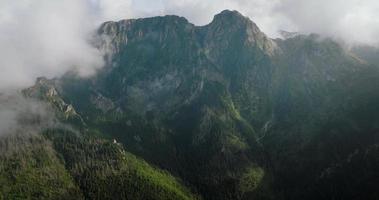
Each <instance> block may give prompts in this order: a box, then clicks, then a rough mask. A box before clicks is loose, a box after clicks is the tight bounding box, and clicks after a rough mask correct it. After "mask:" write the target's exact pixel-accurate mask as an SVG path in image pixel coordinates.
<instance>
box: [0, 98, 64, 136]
mask: <svg viewBox="0 0 379 200" xmlns="http://www.w3.org/2000/svg"><path fill="white" fill-rule="evenodd" d="M56 125H57V121H56V119H55V117H54V112H53V111H52V108H50V107H49V106H48V105H47V104H45V103H43V102H40V101H37V100H33V99H27V98H25V97H23V96H22V95H21V94H18V93H13V94H1V95H0V136H4V135H9V134H33V133H38V132H39V131H41V130H43V129H45V128H49V127H54V126H56Z"/></svg>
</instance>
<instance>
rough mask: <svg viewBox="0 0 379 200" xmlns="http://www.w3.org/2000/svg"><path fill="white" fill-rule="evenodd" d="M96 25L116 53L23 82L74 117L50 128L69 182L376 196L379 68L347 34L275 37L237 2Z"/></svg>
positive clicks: (134, 190)
mask: <svg viewBox="0 0 379 200" xmlns="http://www.w3.org/2000/svg"><path fill="white" fill-rule="evenodd" d="M98 38H99V39H100V42H98V43H97V46H98V48H99V49H102V50H103V51H105V52H106V54H105V56H104V57H105V60H106V61H107V65H106V66H105V67H104V68H103V69H101V70H99V71H98V73H97V74H96V75H95V76H93V77H90V78H80V77H78V76H76V75H75V73H68V74H66V75H64V76H63V77H61V78H57V79H52V80H48V79H45V78H40V79H38V80H37V82H36V84H35V86H33V87H31V88H28V89H26V90H24V91H23V93H24V95H25V96H27V97H29V98H37V99H40V100H43V101H45V102H47V103H48V104H50V105H51V106H52V107H53V108H54V110H55V112H56V113H57V114H56V115H57V118H58V119H59V120H60V121H61V122H64V123H67V124H71V126H73V128H74V130H77V131H78V135H75V134H69V136H67V134H66V133H65V131H63V130H61V131H58V133H55V132H57V131H52V132H54V133H55V134H50V132H51V131H45V132H44V133H43V134H42V136H40V137H43V138H44V140H48V141H52V147H51V148H53V149H54V151H55V152H56V153H54V155H59V156H60V157H62V159H61V160H63V161H64V162H65V163H66V164H65V165H64V164H62V163H59V162H58V161H55V160H54V161H51V162H49V163H57V165H59V166H57V167H56V168H59V169H62V170H63V171H65V174H66V175H64V176H67V178H64V179H65V180H66V181H65V182H64V183H61V184H65V185H66V187H65V188H66V190H67V192H66V191H63V192H64V193H65V194H67V193H68V191H72V192H78V191H79V192H78V195H82V197H83V198H86V199H103V198H108V197H113V198H117V199H127V198H132V199H179V198H182V199H191V198H192V199H194V198H203V199H218V200H222V199H225V200H226V199H377V198H378V197H379V192H378V191H377V183H378V182H379V160H378V159H377V157H378V146H379V138H378V128H379V114H378V113H379V112H378V111H379V103H378V102H377V99H378V97H379V91H378V90H379V87H378V85H379V84H378V83H379V71H378V70H379V69H378V68H377V67H376V66H375V65H370V64H368V63H369V62H365V61H363V59H360V58H358V57H359V56H357V55H356V53H354V52H352V51H349V50H348V49H345V48H344V47H343V46H341V45H340V44H339V43H337V42H335V41H333V40H331V39H324V38H321V37H319V36H317V35H315V34H312V35H301V34H296V35H293V36H292V37H288V38H286V39H275V40H274V39H270V38H269V37H267V36H266V35H265V34H264V33H263V32H261V31H260V29H259V28H258V27H257V25H256V24H255V23H254V22H252V21H251V20H250V19H248V18H246V17H244V16H243V15H241V14H240V13H238V12H237V11H228V10H226V11H223V12H221V13H220V14H218V15H216V16H215V17H214V19H213V21H212V22H211V23H210V24H208V25H205V26H195V25H193V24H191V23H189V22H188V21H187V20H186V19H185V18H182V17H178V16H163V17H152V18H144V19H131V20H121V21H118V22H106V23H104V24H102V25H101V27H100V28H99V30H98ZM62 131H63V133H62ZM66 132H67V131H66ZM82 135H83V136H82ZM82 137H84V139H83V138H82ZM87 137H88V138H90V139H87ZM113 139H115V140H116V141H118V142H116V143H112V142H109V141H112V140H113ZM32 146H33V145H32ZM51 148H50V149H51ZM87 149H88V150H87ZM124 149H125V150H124ZM41 151H43V152H45V151H48V150H47V149H46V150H41ZM129 152H130V153H129ZM134 155H135V156H134ZM35 156H37V155H34V156H32V157H35ZM136 156H137V157H138V158H136ZM141 159H144V160H145V161H146V162H145V161H142V160H141ZM81 160H89V161H88V162H87V163H84V164H78V162H79V161H81ZM113 160H115V161H114V162H113ZM136 160H137V161H136ZM63 161H60V162H63ZM96 163H98V165H97V164H96ZM147 163H149V164H147ZM120 165H121V167H120ZM43 166H44V167H45V166H46V165H43ZM152 166H157V168H155V167H152ZM97 167H98V168H99V171H96V170H94V169H97ZM158 168H160V169H158ZM0 169H1V168H0ZM161 170H164V171H161ZM8 171H9V170H8ZM10 171H12V170H10ZM146 171H148V172H146ZM12 173H13V172H12ZM124 173H125V174H126V175H124V176H122V175H123V174H124ZM168 173H170V174H168ZM109 174H111V175H109ZM141 174H142V175H141ZM108 175H109V176H108ZM120 176H121V177H120ZM141 176H142V177H141ZM104 177H107V178H104ZM174 177H178V178H174ZM36 179H38V178H36ZM61 179H63V178H61ZM61 179H59V181H61ZM180 180H181V181H180ZM61 182H62V181H61ZM132 183H136V185H133V186H131V185H130V184H132ZM125 188H126V189H125ZM128 188H129V189H128ZM146 193H147V194H146ZM100 194H102V195H108V194H109V195H112V194H113V195H120V196H102V197H100V196H98V195H100ZM122 195H123V196H122ZM128 195H131V196H128ZM143 195H152V196H143ZM165 195H167V196H165Z"/></svg>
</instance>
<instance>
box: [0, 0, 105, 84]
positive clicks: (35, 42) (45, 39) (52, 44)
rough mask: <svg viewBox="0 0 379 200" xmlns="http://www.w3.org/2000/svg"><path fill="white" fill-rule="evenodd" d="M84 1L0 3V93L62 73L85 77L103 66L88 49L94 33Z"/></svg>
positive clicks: (9, 0) (6, 0) (94, 51)
mask: <svg viewBox="0 0 379 200" xmlns="http://www.w3.org/2000/svg"><path fill="white" fill-rule="evenodd" d="M92 18H93V16H92V14H91V10H90V7H89V4H88V2H86V1H78V0H65V1H60V0H17V1H14V0H1V1H0V55H1V59H0V70H1V74H0V91H4V90H14V89H21V88H24V87H27V86H30V85H32V84H33V83H34V81H35V79H36V78H37V77H39V76H46V77H49V78H52V77H56V76H60V75H62V74H64V73H65V72H67V71H68V70H75V71H77V72H78V74H79V75H82V76H90V75H92V74H94V73H95V72H96V69H98V68H100V67H101V66H102V65H103V61H102V56H101V52H99V51H98V50H97V49H96V48H94V47H93V46H92V45H91V36H92V34H93V30H95V29H96V27H95V25H96V24H94V23H93V21H92Z"/></svg>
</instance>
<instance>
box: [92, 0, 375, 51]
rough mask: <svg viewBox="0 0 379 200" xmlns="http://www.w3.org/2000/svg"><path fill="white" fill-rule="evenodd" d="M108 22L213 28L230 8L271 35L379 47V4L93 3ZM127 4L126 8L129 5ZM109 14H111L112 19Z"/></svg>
mask: <svg viewBox="0 0 379 200" xmlns="http://www.w3.org/2000/svg"><path fill="white" fill-rule="evenodd" d="M93 1H97V2H100V4H101V5H102V7H103V8H104V10H105V11H106V12H104V16H106V17H105V18H106V19H108V20H110V19H112V20H118V19H122V18H135V17H146V16H154V15H165V14H175V15H180V16H184V17H186V18H188V19H189V20H190V21H191V22H193V23H195V24H197V25H204V24H207V23H209V22H210V21H211V20H212V18H213V15H214V14H217V13H219V12H220V11H222V10H224V9H231V10H238V11H240V12H241V13H242V14H244V15H246V16H248V17H250V18H251V19H252V20H253V21H254V22H256V23H257V24H258V26H259V27H260V28H261V29H262V30H263V31H264V32H265V33H266V34H268V35H269V36H271V37H278V36H279V35H278V30H282V29H284V30H288V31H298V32H302V33H318V34H321V35H324V36H327V37H334V38H337V39H342V40H344V41H346V42H349V43H352V44H356V43H358V44H359V43H363V44H372V45H375V44H378V43H379V14H378V12H377V10H379V1H377V0H363V1H362V0H317V1H316V0H270V1H267V0H126V1H122V0H93ZM123 2H126V3H123ZM107 13H108V14H107Z"/></svg>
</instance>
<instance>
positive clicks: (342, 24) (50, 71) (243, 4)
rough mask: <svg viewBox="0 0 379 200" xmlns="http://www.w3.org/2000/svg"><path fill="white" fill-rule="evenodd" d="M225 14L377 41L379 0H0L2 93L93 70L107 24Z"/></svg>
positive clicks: (197, 20) (272, 26) (204, 19)
mask: <svg viewBox="0 0 379 200" xmlns="http://www.w3.org/2000/svg"><path fill="white" fill-rule="evenodd" d="M224 9H230V10H238V11H239V12H241V13H242V14H244V15H246V16H248V17H249V18H250V19H251V20H253V21H254V22H255V23H256V24H257V25H258V26H259V27H260V28H261V30H262V31H264V32H265V33H266V34H267V35H269V36H270V37H273V38H275V37H279V34H278V30H287V31H297V32H302V33H318V34H321V35H324V36H328V37H334V38H336V39H340V40H343V41H346V42H347V43H351V44H370V45H377V44H378V43H379V16H378V15H379V13H378V12H377V10H379V1H377V0H64V1H62V0H0V70H1V73H0V92H4V91H6V90H14V89H20V88H24V87H27V86H30V85H32V84H33V83H34V80H35V79H36V78H37V77H39V76H46V77H48V78H52V77H57V76H60V75H62V74H64V73H65V72H67V71H68V70H76V71H78V73H79V74H80V75H81V76H91V75H93V74H94V73H96V70H97V69H99V68H101V67H102V66H103V63H104V62H103V60H102V52H99V51H98V50H97V49H96V48H94V47H93V46H92V45H91V40H92V39H93V32H94V30H96V28H97V27H98V26H99V25H100V24H101V23H102V22H104V21H109V20H121V19H127V18H141V17H151V16H156V15H166V14H175V15H180V16H184V17H186V18H187V19H188V20H189V21H190V22H192V23H194V24H196V25H205V24H207V23H209V22H210V21H211V20H212V18H213V16H214V15H215V14H217V13H219V12H221V11H222V10H224Z"/></svg>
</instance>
